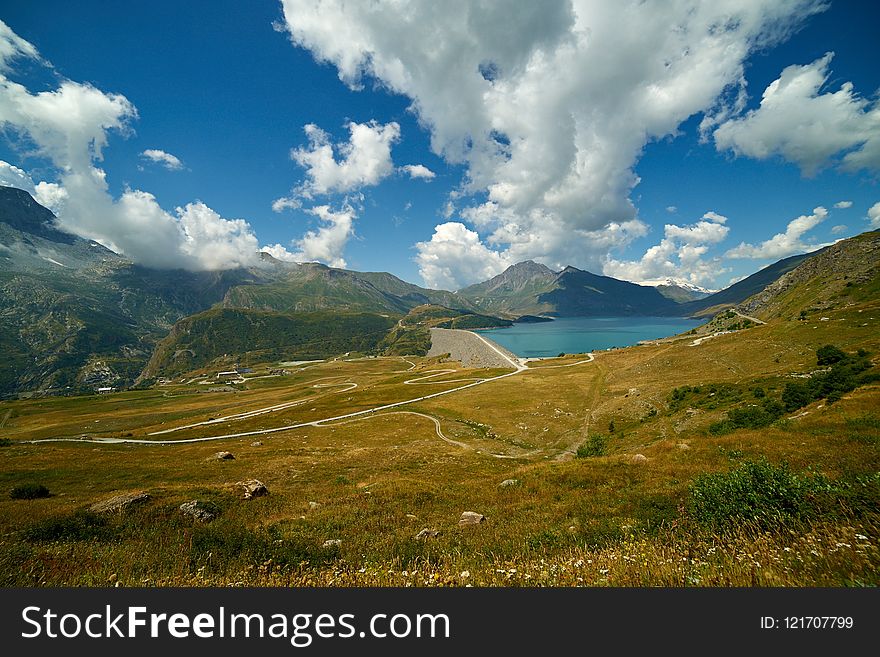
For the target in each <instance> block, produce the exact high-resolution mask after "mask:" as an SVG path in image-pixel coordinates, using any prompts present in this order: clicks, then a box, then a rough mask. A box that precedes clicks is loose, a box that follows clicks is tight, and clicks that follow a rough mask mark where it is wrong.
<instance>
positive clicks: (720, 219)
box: [703, 210, 727, 224]
mask: <svg viewBox="0 0 880 657" xmlns="http://www.w3.org/2000/svg"><path fill="white" fill-rule="evenodd" d="M703 219H708V220H709V221H714V222H715V223H716V224H723V223H727V217H725V216H724V215H723V214H718V213H717V212H712V211H711V210H709V212H707V213H706V214H704V215H703Z"/></svg>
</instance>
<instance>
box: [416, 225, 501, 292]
mask: <svg viewBox="0 0 880 657" xmlns="http://www.w3.org/2000/svg"><path fill="white" fill-rule="evenodd" d="M416 249H417V250H418V255H417V256H416V258H415V261H416V263H417V264H418V265H419V274H420V275H421V277H422V279H423V280H424V281H425V284H426V285H427V286H428V287H430V288H434V289H444V290H458V289H460V288H462V287H464V286H466V285H468V284H470V283H475V282H477V281H483V280H486V279H487V278H491V277H492V276H495V275H496V274H500V273H501V272H502V271H504V270H505V269H506V268H507V267H509V266H510V265H511V264H513V262H512V261H511V260H510V259H509V258H507V257H505V256H504V255H502V254H499V253H496V252H495V251H492V250H491V249H488V248H487V247H486V246H485V245H484V244H483V243H482V242H481V241H480V236H479V235H478V234H477V233H475V232H474V231H472V230H469V229H468V228H467V226H465V225H464V224H462V223H458V222H455V221H449V222H446V223H444V224H440V225H439V226H436V227H435V228H434V234H433V235H432V236H431V240H430V241H429V242H418V243H417V244H416Z"/></svg>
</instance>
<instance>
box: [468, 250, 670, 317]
mask: <svg viewBox="0 0 880 657" xmlns="http://www.w3.org/2000/svg"><path fill="white" fill-rule="evenodd" d="M459 295H461V296H463V297H465V298H467V299H469V300H470V301H472V302H473V303H474V304H475V305H477V306H479V307H480V308H482V309H483V310H485V311H486V312H494V313H498V314H503V315H505V316H508V317H514V318H515V317H518V316H520V315H549V316H555V317H578V316H596V315H652V314H659V313H660V312H664V311H665V312H668V313H670V314H674V312H675V311H674V308H675V307H676V306H677V304H676V303H675V302H674V301H672V300H670V299H668V298H666V297H665V296H664V295H663V294H661V293H660V292H659V291H658V290H657V289H656V288H654V287H650V286H642V285H636V284H635V283H629V282H627V281H620V280H617V279H615V278H611V277H609V276H599V275H597V274H592V273H590V272H587V271H583V270H580V269H577V268H575V267H566V268H565V269H563V270H562V271H561V272H554V271H552V270H551V269H549V268H547V267H545V266H544V265H540V264H537V263H534V262H531V261H527V262H521V263H518V264H515V265H512V266H511V267H508V268H507V270H505V271H504V272H502V273H501V274H499V275H498V276H495V277H494V278H491V279H490V280H488V281H486V282H484V283H479V284H477V285H471V286H470V287H466V288H464V289H462V290H460V291H459Z"/></svg>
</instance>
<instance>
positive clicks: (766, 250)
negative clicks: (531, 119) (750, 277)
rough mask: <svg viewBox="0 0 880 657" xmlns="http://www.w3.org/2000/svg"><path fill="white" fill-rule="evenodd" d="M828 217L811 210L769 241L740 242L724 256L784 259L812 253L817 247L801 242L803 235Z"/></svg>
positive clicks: (817, 209) (823, 213) (822, 210)
mask: <svg viewBox="0 0 880 657" xmlns="http://www.w3.org/2000/svg"><path fill="white" fill-rule="evenodd" d="M827 216H828V210H826V209H825V208H823V207H822V206H819V207H817V208H814V209H813V214H809V215H801V216H800V217H798V218H797V219H792V220H791V221H790V222H789V223H788V226H787V227H786V229H785V232H784V233H777V234H776V235H774V236H773V237H771V238H770V239H769V240H766V241H765V242H761V243H760V244H757V245H754V244H746V243H745V242H741V243H740V244H739V246H737V247H735V248H733V249H731V250H730V251H728V252H727V253H726V254H725V255H726V256H727V257H728V258H751V259H761V260H763V259H771V260H775V259H778V258H785V257H787V256H790V255H794V254H796V253H805V252H808V251H813V250H815V249H817V248H819V247H818V246H816V245H814V244H807V243H805V242H803V241H801V237H803V235H804V234H805V233H806V232H808V231H810V230H812V229H813V228H815V227H816V226H818V225H819V224H820V223H822V222H823V221H824V220H825V217H827Z"/></svg>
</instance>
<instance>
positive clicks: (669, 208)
mask: <svg viewBox="0 0 880 657" xmlns="http://www.w3.org/2000/svg"><path fill="white" fill-rule="evenodd" d="M666 211H667V212H668V213H669V214H675V213H676V212H678V208H677V207H675V206H674V205H667V206H666Z"/></svg>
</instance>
